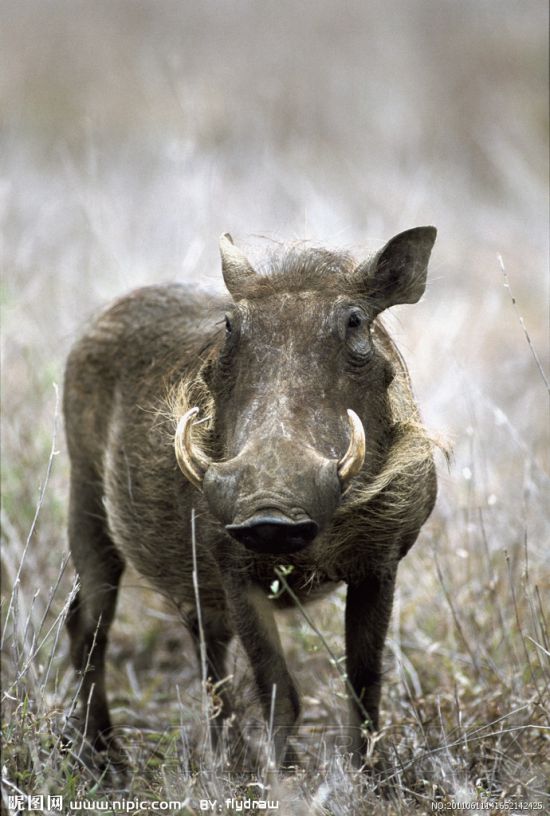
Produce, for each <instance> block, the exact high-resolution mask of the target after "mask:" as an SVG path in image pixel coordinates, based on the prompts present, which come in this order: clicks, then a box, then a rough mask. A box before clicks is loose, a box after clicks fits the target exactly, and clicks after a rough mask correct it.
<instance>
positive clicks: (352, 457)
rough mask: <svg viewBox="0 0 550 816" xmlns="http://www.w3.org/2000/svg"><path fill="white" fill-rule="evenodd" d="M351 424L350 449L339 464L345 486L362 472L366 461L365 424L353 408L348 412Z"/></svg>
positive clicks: (339, 473) (340, 475)
mask: <svg viewBox="0 0 550 816" xmlns="http://www.w3.org/2000/svg"><path fill="white" fill-rule="evenodd" d="M347 414H348V420H349V424H350V432H351V435H350V440H349V445H348V449H347V451H346V452H345V454H344V455H343V456H342V458H341V459H340V461H339V462H338V476H339V477H340V481H341V482H342V484H343V485H345V484H346V483H347V482H349V480H350V479H353V477H354V476H357V474H358V473H359V472H360V470H361V468H362V467H363V462H364V461H365V429H364V428H363V423H362V422H361V420H360V419H359V417H358V416H357V414H356V413H355V411H352V410H351V408H348V411H347Z"/></svg>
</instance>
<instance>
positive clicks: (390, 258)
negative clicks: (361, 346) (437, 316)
mask: <svg viewBox="0 0 550 816" xmlns="http://www.w3.org/2000/svg"><path fill="white" fill-rule="evenodd" d="M436 235H437V230H436V228H435V227H415V228H414V229H410V230H407V231H406V232H400V233H399V235H396V236H395V237H394V238H391V239H390V240H389V241H388V243H387V244H386V246H385V247H382V249H381V250H380V251H379V252H377V253H376V255H375V256H374V258H371V259H370V260H368V261H365V262H364V263H362V264H360V265H359V266H358V267H357V269H356V270H355V272H354V274H353V277H354V279H355V281H356V283H357V284H358V285H359V286H360V287H361V289H362V291H364V292H366V294H367V295H368V297H369V300H370V301H371V302H372V304H373V306H374V308H375V310H376V313H377V314H378V313H379V312H381V311H382V310H383V309H387V308H388V307H389V306H395V305H396V304H397V303H416V302H417V301H418V300H420V298H421V297H422V295H423V294H424V289H425V288H426V275H427V273H428V261H429V259H430V253H431V251H432V247H433V245H434V242H435V236H436Z"/></svg>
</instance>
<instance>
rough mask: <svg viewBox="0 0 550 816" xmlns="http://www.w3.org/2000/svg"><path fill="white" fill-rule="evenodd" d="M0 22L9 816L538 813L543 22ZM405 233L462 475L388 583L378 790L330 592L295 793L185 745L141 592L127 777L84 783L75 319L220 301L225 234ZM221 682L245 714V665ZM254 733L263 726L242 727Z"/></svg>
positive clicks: (195, 677) (454, 7) (122, 697)
mask: <svg viewBox="0 0 550 816" xmlns="http://www.w3.org/2000/svg"><path fill="white" fill-rule="evenodd" d="M2 5H3V9H4V14H3V20H4V21H5V24H4V25H3V26H2V32H1V35H0V36H1V37H2V42H0V51H1V53H2V54H3V56H4V60H5V69H3V71H2V72H1V75H0V93H1V94H2V96H3V99H2V101H1V109H2V110H3V111H4V113H5V114H6V126H5V127H4V128H3V133H2V149H1V152H0V156H1V158H0V167H1V170H0V219H1V222H2V225H1V234H2V244H1V245H0V253H1V263H2V270H3V286H2V308H3V349H2V356H3V373H2V377H3V388H2V396H3V422H2V442H3V445H2V449H3V503H2V533H3V549H2V569H3V587H2V604H3V607H2V609H3V618H2V631H3V642H2V657H3V661H2V662H3V714H2V721H3V725H2V731H3V749H4V750H3V767H2V776H3V781H4V795H5V797H7V796H8V795H10V794H13V793H15V792H16V791H18V790H19V791H23V792H24V793H26V794H31V793H36V794H48V793H50V794H62V795H64V796H65V797H67V798H68V799H70V798H77V797H79V796H80V797H83V796H85V797H87V798H89V799H96V800H105V799H108V798H115V799H117V798H118V799H120V798H121V797H122V796H127V797H134V796H136V795H140V796H142V797H143V798H145V799H151V800H152V799H155V798H160V799H178V800H182V801H183V800H185V801H187V804H186V806H185V810H184V811H183V812H187V813H197V812H199V808H198V804H197V802H198V800H199V798H200V797H208V798H209V799H218V801H222V800H225V799H226V798H228V797H231V796H238V795H243V796H246V795H249V796H252V797H256V798H269V799H271V800H275V799H278V800H279V802H280V808H279V810H278V812H279V813H284V814H285V816H286V814H292V815H294V814H301V813H304V814H306V813H318V814H335V815H336V814H346V815H347V814H374V816H376V814H409V813H414V812H419V813H430V812H432V803H433V802H434V801H437V802H439V803H451V802H470V803H473V802H476V803H478V804H479V803H481V802H493V803H497V802H501V803H502V802H503V801H504V800H506V799H509V800H512V799H513V800H516V801H520V800H522V801H525V802H531V803H535V802H539V803H544V804H543V808H544V807H548V798H547V797H548V789H547V780H548V778H549V776H550V743H549V731H548V721H549V719H550V717H549V707H550V701H549V682H550V672H549V659H550V637H549V633H548V615H549V612H548V608H547V598H548V588H549V587H548V584H549V580H548V576H549V570H548V544H547V542H548V540H549V527H550V525H549V523H548V513H547V510H546V507H545V502H546V503H547V500H546V498H545V497H547V495H548V482H549V476H548V472H549V465H550V457H549V445H548V423H547V420H548V404H549V403H548V395H547V391H546V385H545V382H544V377H543V376H541V370H542V372H548V358H547V354H545V351H546V349H547V348H548V334H547V327H546V324H545V316H546V310H547V304H548V285H547V280H546V277H545V274H544V272H545V270H546V264H547V256H548V244H547V234H546V216H547V204H548V194H547V177H548V174H547V171H548V162H547V155H548V154H547V149H546V147H547V114H548V109H547V76H546V61H547V60H546V58H547V49H548V43H547V40H546V30H547V25H546V23H547V14H548V12H547V8H546V5H545V4H542V3H539V2H538V0H535V2H532V3H530V4H527V5H525V3H521V2H515V0H503V2H500V3H499V4H498V7H497V5H496V4H495V3H491V2H479V0H465V2H462V3H460V4H453V3H450V2H436V0H415V2H408V0H407V1H406V0H397V1H396V2H395V3H393V4H387V3H383V2H382V0H372V2H370V3H368V4H366V3H364V2H359V0H350V2H349V3H346V4H345V13H344V12H343V11H342V8H343V7H342V5H341V4H339V3H336V0H320V1H319V2H316V3H315V4H297V3H291V2H290V0H279V2H277V3H274V2H267V3H262V4H253V3H250V2H247V1H246V0H235V2H232V3H231V4H230V3H226V2H223V3H219V2H214V0H207V1H206V2H204V3H200V4H191V3H187V2H185V3H181V2H175V0H174V2H170V0H161V2H158V3H155V4H152V3H147V2H145V0H134V1H133V2H129V1H128V2H127V1H126V0H118V1H117V2H116V3H106V2H102V1H100V2H94V3H92V2H86V1H85V0H77V2H72V3H70V4H68V3H64V2H62V0H54V2H51V3H48V4H43V3H39V2H33V0H28V2H25V3H19V2H18V3H16V2H11V0H7V1H6V0H4V2H3V3H2ZM422 223H435V224H436V225H437V226H438V227H439V239H438V243H437V246H436V251H435V252H434V256H433V264H432V267H431V285H430V289H429V292H428V293H427V296H426V297H425V299H424V300H423V302H422V303H421V304H419V305H418V306H415V307H403V308H401V309H396V310H394V311H395V314H394V315H392V317H391V321H390V328H391V329H392V331H393V333H394V336H395V338H396V340H397V342H398V345H399V346H400V348H401V350H402V351H403V353H404V355H405V357H406V358H407V360H408V362H409V364H410V367H411V370H412V376H413V383H414V385H415V387H416V390H417V394H418V396H419V401H420V404H421V406H422V409H423V413H424V417H425V418H426V419H427V422H428V425H429V427H430V428H433V429H434V430H435V431H442V432H444V433H446V434H447V435H448V436H449V437H451V439H452V441H453V443H454V450H455V453H454V461H453V464H452V466H451V468H450V470H449V471H448V470H447V468H446V466H445V465H444V464H443V463H441V469H440V470H441V472H440V497H439V501H438V505H437V508H436V511H435V512H434V514H433V516H432V518H431V520H430V521H429V523H428V524H427V526H426V527H425V529H424V531H423V533H422V535H421V538H420V539H419V541H418V543H417V544H416V546H415V547H414V548H413V550H412V551H411V553H410V554H409V555H408V556H407V558H406V559H405V560H404V562H403V564H402V566H401V569H400V575H399V582H398V583H399V589H398V595H397V598H396V606H395V610H394V616H393V622H392V628H391V637H390V640H389V644H388V649H387V652H388V655H387V677H386V682H385V691H384V696H383V711H382V718H381V720H382V723H383V727H384V736H385V740H386V743H387V744H388V745H389V746H392V747H391V751H392V752H393V765H394V770H393V771H391V772H390V775H392V782H393V785H392V786H391V787H389V788H388V789H386V792H385V794H384V796H382V797H381V796H380V794H379V792H378V791H377V790H375V781H374V778H373V777H372V776H369V775H366V774H359V773H357V772H355V771H353V770H351V768H350V766H349V763H348V760H347V758H346V756H345V751H344V750H342V749H343V747H345V739H344V736H343V732H342V730H341V726H342V725H343V723H344V721H345V700H344V696H345V688H344V686H343V683H342V680H341V677H340V674H339V672H338V670H337V667H336V666H335V665H333V661H332V660H331V657H330V654H329V650H330V652H332V653H334V654H335V655H336V656H337V657H340V656H341V655H342V652H343V638H342V621H343V604H344V600H343V597H344V596H343V594H342V592H338V593H336V594H335V595H334V597H333V598H331V599H330V600H328V601H325V602H323V603H320V604H318V605H317V606H315V607H312V608H311V609H309V610H308V615H310V616H311V618H312V620H313V621H314V623H315V627H316V628H317V629H318V630H319V631H320V632H321V633H322V634H323V639H320V638H319V637H318V636H317V635H316V634H315V633H314V632H313V631H312V630H311V628H310V627H309V626H308V624H307V622H306V621H305V620H304V619H303V617H302V616H301V615H300V613H299V611H298V612H296V613H292V615H289V616H287V617H281V620H280V623H281V629H282V633H283V638H284V641H285V648H286V651H287V654H288V655H289V660H290V663H291V666H292V668H293V671H294V672H295V674H296V676H297V679H298V682H299V685H300V686H301V688H302V691H303V697H304V718H303V725H302V727H301V731H300V737H299V744H300V746H301V751H302V756H303V757H304V768H303V769H302V770H301V771H300V772H298V773H296V774H294V775H290V776H288V777H285V778H278V777H277V776H276V775H275V774H273V773H272V772H270V771H269V769H268V768H267V766H266V767H264V768H262V769H261V770H260V771H259V772H258V773H257V774H256V775H254V776H252V777H248V778H244V777H243V778H236V777H235V775H231V774H229V773H228V771H227V768H226V767H225V766H224V765H223V763H221V764H220V762H216V761H215V760H214V758H213V757H212V756H211V754H210V753H209V749H208V744H207V742H205V730H204V722H203V720H204V718H203V716H202V703H201V701H202V699H203V697H202V693H201V685H200V670H199V667H197V665H196V663H195V660H194V656H193V655H192V653H191V647H190V643H189V641H188V639H187V636H186V635H185V633H183V631H182V629H181V626H180V624H179V622H178V621H177V620H176V618H175V617H174V616H173V615H172V614H171V613H170V612H169V611H167V610H166V609H165V608H164V607H163V606H162V603H161V601H160V599H158V598H157V597H156V596H155V595H154V593H152V592H151V591H150V590H148V589H146V588H144V587H143V586H141V585H140V581H139V579H138V578H137V577H136V576H135V575H130V576H127V577H126V580H125V588H124V590H123V593H122V599H121V605H120V608H119V615H118V618H117V622H116V624H115V626H114V628H113V634H112V642H111V648H110V658H109V686H110V690H111V699H112V706H113V714H114V719H115V722H117V723H118V724H119V725H120V730H121V741H122V742H123V744H124V747H125V749H126V751H127V752H128V755H129V759H130V768H131V773H130V777H129V778H128V779H126V780H122V779H120V778H117V777H116V775H111V776H105V777H102V776H101V772H100V771H98V772H97V773H95V774H94V773H92V772H91V771H89V770H84V769H83V768H82V767H81V766H80V765H79V763H78V760H77V759H76V758H75V755H77V754H78V751H79V745H78V743H74V744H72V746H71V745H70V744H67V742H66V740H65V739H64V737H63V734H64V730H65V729H66V721H67V719H68V720H69V721H70V715H71V710H72V709H73V708H74V700H75V692H76V685H75V678H74V676H73V673H72V671H71V670H70V668H69V662H68V649H67V639H66V637H65V634H64V631H63V619H64V614H65V610H66V608H67V604H68V600H69V598H70V596H71V592H72V591H74V577H73V571H72V568H71V566H70V565H67V555H66V553H67V543H66V532H65V524H66V504H67V472H68V462H67V455H66V451H65V445H64V441H63V433H62V428H61V423H60V419H59V417H58V411H57V409H56V403H57V397H56V392H55V390H54V388H53V386H52V383H55V382H57V383H59V382H61V377H62V369H63V361H64V358H65V356H66V353H67V351H68V348H69V346H70V344H71V342H72V340H73V339H74V337H75V336H76V334H77V333H78V331H79V326H80V325H81V324H82V321H84V320H86V319H88V317H89V316H90V315H91V314H92V313H93V312H94V310H96V309H97V308H99V306H101V305H102V304H104V303H105V302H107V301H108V300H109V298H111V297H112V296H115V295H118V294H121V293H122V292H124V291H126V290H127V289H128V288H130V287H132V286H134V285H139V284H143V283H151V282H158V281H160V280H169V279H174V278H177V279H180V280H189V281H195V282H196V283H198V284H200V285H203V286H216V287H217V286H219V285H220V273H219V268H218V264H219V262H218V259H217V247H216V236H217V235H218V234H220V233H221V232H222V231H224V230H227V229H229V230H230V231H231V232H232V233H234V234H236V235H237V236H238V235H239V234H240V235H241V236H243V237H248V241H249V245H250V251H251V253H252V254H254V252H255V251H256V250H261V245H262V243H263V240H260V239H259V238H258V237H257V236H259V235H266V234H267V235H268V236H269V238H271V239H274V240H279V239H280V238H284V239H289V238H294V237H308V238H311V239H313V240H315V241H319V242H325V243H327V244H329V245H337V246H350V247H354V246H355V247H357V246H359V245H362V246H363V247H364V246H365V243H364V242H365V241H366V240H369V241H372V244H369V245H367V246H366V248H367V249H371V248H372V247H373V246H374V245H378V244H379V243H381V242H382V241H383V240H384V239H386V238H388V237H389V236H390V235H391V234H393V233H395V232H397V231H399V230H400V229H404V228H407V227H410V226H413V225H415V224H422ZM498 255H500V256H502V259H503V263H504V265H505V268H506V270H507V275H508V278H509V280H508V281H504V280H503V277H502V271H501V267H500V263H499V260H498V257H497V256H498ZM506 282H507V283H509V284H510V285H511V286H512V289H513V291H514V297H515V299H516V306H517V310H519V314H520V315H521V317H522V318H523V320H524V324H525V327H526V328H527V331H528V334H529V341H530V342H528V341H527V338H526V335H525V333H524V328H523V326H522V323H521V322H520V320H519V318H518V312H517V311H516V307H515V306H514V304H513V303H512V300H511V297H510V293H509V291H508V290H507V289H506V287H505V286H504V283H506ZM532 349H535V350H536V352H537V354H538V357H539V363H540V367H539V365H538V364H537V361H536V360H535V359H534V356H533V353H532ZM545 376H547V373H546V375H545ZM54 425H56V430H55V432H54V430H53V426H54ZM545 603H546V608H545ZM327 646H328V649H327ZM233 666H234V671H235V675H236V678H235V682H236V684H237V686H238V688H239V690H240V694H239V697H240V699H241V700H243V701H247V700H249V699H250V694H249V687H248V685H247V682H248V681H247V675H246V670H245V669H244V668H243V660H242V656H241V655H240V653H239V650H238V649H237V648H235V650H234V655H233ZM242 715H243V717H246V718H248V719H249V721H250V722H251V723H254V721H255V717H257V711H256V709H255V707H254V705H252V704H246V705H245V703H244V702H243V711H242ZM374 751H376V746H374ZM262 785H263V786H267V787H261V786H262ZM68 799H66V801H68ZM6 802H7V799H6ZM539 812H540V811H539Z"/></svg>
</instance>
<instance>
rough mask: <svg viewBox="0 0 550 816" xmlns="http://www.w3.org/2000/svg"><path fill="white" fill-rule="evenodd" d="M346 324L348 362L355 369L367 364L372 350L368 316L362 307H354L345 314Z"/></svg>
mask: <svg viewBox="0 0 550 816" xmlns="http://www.w3.org/2000/svg"><path fill="white" fill-rule="evenodd" d="M344 326H345V337H346V346H347V350H348V363H349V365H351V367H352V368H353V369H356V368H360V367H361V366H363V365H365V364H366V362H367V361H368V359H369V357H370V355H371V351H372V345H371V338H370V331H369V322H368V319H367V316H366V314H365V313H364V312H363V310H362V309H360V308H358V307H355V308H352V309H350V310H349V312H348V313H347V314H346V315H345V323H344Z"/></svg>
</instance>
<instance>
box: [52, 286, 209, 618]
mask: <svg viewBox="0 0 550 816" xmlns="http://www.w3.org/2000/svg"><path fill="white" fill-rule="evenodd" d="M222 307H223V303H222V302H221V301H218V300H216V299H215V298H214V297H209V296H207V295H197V294H194V293H192V292H190V291H189V289H187V288H186V287H184V286H180V285H169V286H152V287H145V288H143V289H138V290H136V291H134V292H132V293H130V294H129V295H128V296H127V297H124V298H122V299H120V300H119V301H117V302H116V303H115V304H114V305H113V306H112V307H111V308H109V309H108V310H107V311H105V312H104V313H103V314H101V315H100V316H99V318H98V319H96V320H95V321H94V322H93V323H92V325H91V326H90V327H89V329H88V331H87V332H86V333H85V334H84V335H83V336H82V338H81V339H80V340H79V341H78V342H77V344H76V345H75V346H74V348H73V350H72V352H71V354H70V356H69V359H68V362H67V369H66V377H65V391H64V411H65V419H66V433H67V440H68V446H69V452H70V456H71V462H72V468H73V474H75V473H76V474H78V473H79V472H80V473H81V474H82V478H83V479H94V480H96V481H98V482H100V483H101V490H102V494H103V505H104V509H105V512H106V522H107V526H108V529H109V532H110V535H111V537H112V539H113V542H114V544H115V546H116V547H117V549H118V550H120V552H121V553H122V554H123V555H124V556H125V557H126V558H128V559H129V560H130V561H131V562H132V563H133V565H134V566H135V567H136V568H137V569H138V571H139V572H141V573H142V574H143V575H145V576H146V577H147V578H149V579H150V580H151V582H152V583H153V584H154V585H155V586H156V587H157V589H160V590H161V591H162V592H163V593H166V594H167V595H170V596H171V597H172V599H173V600H174V601H175V602H176V603H181V602H182V601H183V600H184V598H185V596H187V595H188V594H189V592H190V591H191V558H190V552H189V547H188V542H189V539H190V529H189V519H188V518H184V517H182V513H183V516H185V515H186V514H185V511H184V510H183V508H182V507H181V503H180V497H179V495H178V494H179V492H181V488H182V487H183V486H184V482H183V479H182V476H181V473H180V471H179V470H178V468H177V465H176V460H175V457H174V449H173V433H174V426H173V418H172V417H171V416H170V415H167V413H166V412H167V406H166V403H165V398H166V394H167V393H168V392H169V391H170V388H171V387H172V386H173V385H174V384H176V383H177V382H178V381H180V380H181V378H185V377H187V376H190V374H192V372H193V371H195V370H196V369H197V368H198V366H199V365H200V361H201V352H204V350H205V347H207V346H208V343H209V339H211V338H212V336H213V334H215V332H216V330H217V327H216V326H215V325H214V321H215V320H219V315H220V310H221V309H222ZM197 498H198V495H197ZM203 560H204V562H205V567H206V568H207V569H208V571H209V572H210V574H211V575H212V576H213V575H214V574H215V573H216V572H217V568H216V567H215V564H214V563H213V562H211V560H210V558H208V557H207V556H206V554H204V553H203ZM211 583H212V582H211ZM216 583H217V582H216ZM214 596H215V597H214V601H215V602H216V603H218V602H220V601H221V600H222V597H221V593H220V591H219V589H218V588H217V587H216V590H215V592H214ZM191 597H192V596H191ZM205 600H207V598H205Z"/></svg>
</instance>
